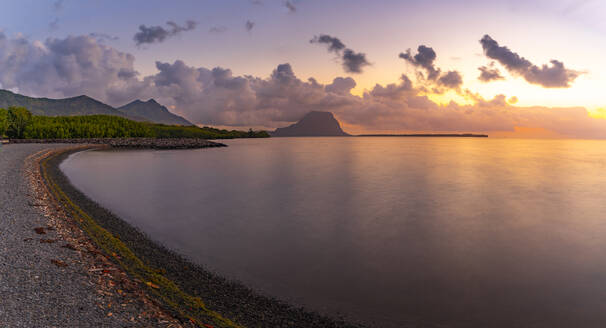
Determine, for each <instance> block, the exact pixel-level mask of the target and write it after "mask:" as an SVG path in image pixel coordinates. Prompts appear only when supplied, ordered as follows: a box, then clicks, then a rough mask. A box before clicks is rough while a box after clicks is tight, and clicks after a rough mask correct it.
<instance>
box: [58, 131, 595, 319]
mask: <svg viewBox="0 0 606 328" xmlns="http://www.w3.org/2000/svg"><path fill="white" fill-rule="evenodd" d="M229 143H230V147H228V148H225V149H212V150H197V151H121V152H107V151H94V152H84V153H79V154H76V155H74V156H72V157H70V158H69V159H68V160H67V161H66V162H65V163H64V164H63V165H62V169H63V170H64V171H65V172H66V173H67V175H68V176H69V177H70V179H71V180H72V182H73V183H74V184H75V185H76V186H77V187H78V188H80V189H81V190H83V191H84V192H85V193H86V194H88V195H89V196H91V197H92V198H94V199H96V200H97V201H99V203H100V204H102V205H104V206H106V207H107V208H109V209H111V210H112V211H114V212H115V213H117V214H118V215H120V216H121V217H123V218H125V219H126V220H127V221H129V222H131V223H132V224H134V225H136V226H138V227H140V228H141V229H142V230H144V231H145V232H147V233H148V234H149V235H150V236H152V237H153V238H155V239H157V240H158V241H160V242H162V243H164V244H166V245H167V246H169V247H171V248H173V249H176V250H178V251H179V252H181V253H183V254H185V255H186V256H188V257H190V258H192V259H193V260H195V261H197V262H199V263H201V264H203V265H205V266H207V267H209V268H211V269H213V270H215V271H218V272H220V273H221V274H224V275H227V276H230V277H234V278H237V279H239V280H242V281H244V282H246V283H247V284H250V285H252V286H254V287H255V288H257V289H261V290H263V291H265V292H267V293H270V294H272V295H275V296H278V297H281V298H285V299H289V300H293V301H295V302H298V303H301V304H306V305H308V306H310V307H313V308H315V309H319V310H323V311H327V312H331V313H335V312H340V313H346V314H349V315H351V316H354V317H356V318H361V319H364V320H367V321H370V322H375V323H377V326H379V327H403V326H404V327H406V326H411V327H416V326H419V325H420V326H423V327H425V326H428V325H431V324H434V323H435V324H441V325H443V326H446V327H516V326H520V327H603V326H604V325H605V324H606V311H604V308H605V305H606V257H605V256H604V254H605V252H604V251H605V248H606V238H605V237H606V223H605V220H604V217H605V214H606V202H604V201H603V199H604V198H603V195H604V192H605V191H606V171H605V169H606V147H604V146H605V145H606V143H605V142H602V141H580V140H511V139H429V138H425V139H424V138H286V139H270V140H234V141H230V142H229Z"/></svg>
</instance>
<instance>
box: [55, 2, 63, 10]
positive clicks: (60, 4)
mask: <svg viewBox="0 0 606 328" xmlns="http://www.w3.org/2000/svg"><path fill="white" fill-rule="evenodd" d="M63 2H64V1H63V0H55V1H54V2H53V9H54V10H55V11H61V10H63V5H64V3H63Z"/></svg>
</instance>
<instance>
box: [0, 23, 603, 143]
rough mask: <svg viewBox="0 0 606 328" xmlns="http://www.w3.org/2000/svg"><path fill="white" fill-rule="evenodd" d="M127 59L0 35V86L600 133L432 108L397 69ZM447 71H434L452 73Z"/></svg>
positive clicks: (545, 117)
mask: <svg viewBox="0 0 606 328" xmlns="http://www.w3.org/2000/svg"><path fill="white" fill-rule="evenodd" d="M134 60H135V58H134V57H133V56H132V55H130V54H128V53H125V52H121V51H118V50H116V49H114V48H112V47H110V46H108V45H106V44H103V43H100V42H99V41H98V40H97V39H96V38H94V37H92V36H88V35H87V36H70V37H67V38H62V39H59V38H50V39H47V40H46V41H44V42H40V41H30V40H28V39H26V38H24V37H15V38H8V37H6V36H5V35H4V34H3V33H0V86H1V87H2V88H4V89H11V90H14V91H16V92H19V93H23V94H26V95H30V96H44V97H51V98H61V97H72V96H77V95H81V94H87V95H89V96H91V97H94V98H96V99H99V100H101V101H104V102H106V103H109V104H110V105H113V106H118V105H123V104H125V103H127V102H130V101H132V100H135V99H149V98H152V97H153V98H155V99H157V100H158V101H159V102H160V103H162V104H164V105H166V106H169V107H170V108H174V111H175V112H176V113H178V114H181V115H183V116H185V117H186V118H188V119H189V120H191V121H193V122H196V123H199V124H210V125H227V126H264V127H266V128H276V127H281V126H285V125H288V124H290V123H291V122H294V121H296V120H298V119H299V118H301V117H302V116H303V115H304V114H306V113H307V112H309V111H312V110H319V111H331V112H333V113H334V114H335V115H336V116H337V118H338V119H339V120H340V121H341V122H343V123H346V124H347V125H350V126H358V127H360V128H361V129H363V130H365V131H379V132H380V131H436V132H438V131H440V132H448V131H453V132H455V131H460V132H491V131H513V130H514V129H515V128H516V127H532V128H542V129H547V130H550V131H553V132H555V133H558V134H562V135H567V136H573V137H582V138H606V120H604V119H597V118H591V117H590V116H589V115H588V113H587V110H585V109H584V108H579V107H573V108H547V107H517V106H513V105H512V104H513V103H515V98H509V99H508V98H507V97H505V96H504V95H499V96H497V97H495V98H493V99H488V100H486V99H483V98H482V97H480V96H478V95H473V94H469V98H470V99H471V100H473V103H471V104H468V105H460V104H457V103H455V102H451V103H450V104H448V105H440V104H437V103H435V102H433V101H432V100H431V99H429V98H428V97H427V96H425V95H424V94H425V93H424V92H423V91H422V90H421V88H419V87H418V86H415V85H414V84H413V82H412V81H411V80H410V79H409V78H408V77H407V76H406V75H402V76H401V78H400V80H399V81H397V82H395V83H390V84H377V85H375V86H374V87H373V88H372V89H370V90H367V91H365V92H364V93H363V94H362V95H360V96H358V95H353V94H351V90H352V89H353V88H354V87H355V85H356V82H355V80H354V79H352V78H350V77H337V78H335V79H334V80H333V81H332V82H331V83H329V84H322V83H319V82H318V81H316V80H315V79H313V78H310V79H307V80H302V79H300V78H299V77H297V75H296V74H295V72H294V70H293V68H292V67H291V65H289V64H287V63H285V64H280V65H278V66H276V68H275V69H274V70H273V71H272V72H271V74H270V75H269V76H267V77H255V76H249V75H246V76H238V75H234V74H233V73H232V72H231V70H229V69H227V68H221V67H215V68H205V67H193V66H189V65H187V64H186V63H185V62H183V61H180V60H176V61H174V62H157V63H156V69H157V71H156V72H155V73H153V74H150V75H147V76H142V75H141V74H139V73H138V72H137V71H136V70H135V69H134ZM449 73H450V72H448V73H446V74H442V76H450V77H452V80H456V78H454V77H456V76H455V74H449ZM447 80H450V78H448V79H447ZM444 83H447V82H444ZM454 84H456V83H454Z"/></svg>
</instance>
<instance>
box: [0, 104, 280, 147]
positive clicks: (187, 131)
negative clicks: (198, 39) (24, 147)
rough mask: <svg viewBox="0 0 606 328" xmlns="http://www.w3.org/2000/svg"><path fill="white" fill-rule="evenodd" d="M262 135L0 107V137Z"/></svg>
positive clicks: (262, 134) (260, 133) (261, 133)
mask: <svg viewBox="0 0 606 328" xmlns="http://www.w3.org/2000/svg"><path fill="white" fill-rule="evenodd" d="M3 136H4V137H8V138H12V139H75V138H202V139H232V138H266V137H269V134H268V133H267V132H266V131H253V130H249V131H238V130H224V129H215V128H210V127H203V128H200V127H196V126H177V125H163V124H155V123H149V122H135V121H132V120H129V119H126V118H123V117H119V116H110V115H87V116H55V117H51V116H34V115H32V114H31V113H30V112H29V111H28V110H27V109H26V108H23V107H9V108H8V109H3V108H0V138H2V137H3Z"/></svg>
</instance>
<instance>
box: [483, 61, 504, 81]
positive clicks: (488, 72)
mask: <svg viewBox="0 0 606 328" xmlns="http://www.w3.org/2000/svg"><path fill="white" fill-rule="evenodd" d="M478 70H480V76H479V77H478V80H480V81H482V82H491V81H498V80H504V79H505V77H504V76H503V75H501V72H500V71H499V69H498V68H495V67H494V62H491V63H490V64H489V65H488V66H480V67H478Z"/></svg>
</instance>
